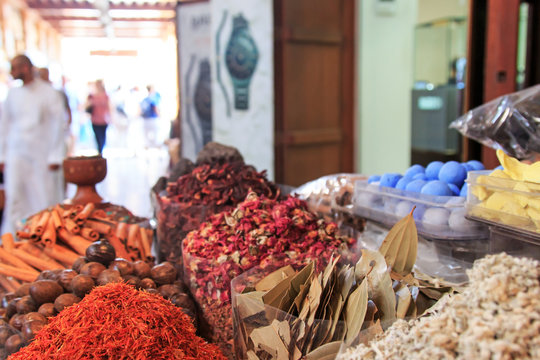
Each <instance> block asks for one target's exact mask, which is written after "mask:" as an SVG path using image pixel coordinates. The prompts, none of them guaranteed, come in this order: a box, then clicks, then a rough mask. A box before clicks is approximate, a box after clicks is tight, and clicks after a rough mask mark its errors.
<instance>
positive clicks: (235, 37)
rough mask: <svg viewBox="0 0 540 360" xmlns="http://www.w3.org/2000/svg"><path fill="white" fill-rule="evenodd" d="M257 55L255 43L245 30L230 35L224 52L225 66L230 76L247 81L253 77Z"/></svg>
mask: <svg viewBox="0 0 540 360" xmlns="http://www.w3.org/2000/svg"><path fill="white" fill-rule="evenodd" d="M258 58H259V53H258V50H257V46H256V45H255V41H253V38H252V37H251V36H250V35H249V33H247V32H246V30H237V31H234V32H233V33H232V36H231V39H230V40H229V44H228V45H227V50H226V52H225V64H226V65H227V69H228V70H229V72H230V73H231V76H233V77H235V78H237V79H248V78H250V77H251V75H253V72H254V71H255V66H256V65H257V60H258Z"/></svg>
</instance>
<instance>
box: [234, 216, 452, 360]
mask: <svg viewBox="0 0 540 360" xmlns="http://www.w3.org/2000/svg"><path fill="white" fill-rule="evenodd" d="M413 211H414V210H413ZM417 246H418V237H417V231H416V225H415V223H414V220H413V217H412V212H411V214H409V215H408V216H406V217H404V218H403V219H402V220H401V221H399V222H398V223H397V224H396V225H395V226H394V227H393V228H392V229H391V230H390V232H389V233H388V236H387V237H386V238H385V240H384V242H383V243H382V244H381V247H380V248H379V251H371V250H367V249H364V250H362V254H361V258H360V260H359V261H358V262H357V263H356V264H355V265H347V264H345V265H343V264H340V263H339V261H338V260H339V259H338V258H335V259H330V262H329V263H328V265H327V266H326V268H325V270H324V271H323V272H322V273H317V272H316V271H315V270H314V269H315V266H314V264H313V263H311V264H309V265H307V266H305V267H304V268H302V269H301V270H299V271H295V270H294V269H293V268H292V267H291V266H286V267H283V268H281V269H279V270H277V271H275V272H273V273H271V274H267V275H266V274H265V275H266V276H263V275H262V274H260V273H257V269H254V270H252V271H249V272H247V273H244V274H242V275H241V276H239V277H237V278H235V279H234V280H233V282H232V293H233V297H232V301H233V324H234V330H235V331H234V332H235V334H236V338H235V354H236V358H237V359H250V360H251V359H280V360H281V359H293V360H296V359H301V358H305V359H334V358H335V357H336V355H337V354H338V352H339V351H340V348H341V347H343V346H346V347H348V346H353V345H357V344H359V343H367V342H368V341H369V340H370V339H372V338H374V337H375V335H377V334H380V333H382V332H383V331H384V330H385V329H387V328H388V327H389V326H390V325H392V323H393V322H394V321H395V320H396V319H410V318H415V317H417V316H420V315H421V314H423V313H424V311H425V310H427V309H428V308H429V307H431V306H432V305H433V304H435V303H436V302H437V300H439V299H440V298H441V297H442V295H444V294H445V293H447V292H450V291H453V289H452V288H451V287H449V286H441V284H440V283H439V282H437V281H433V279H428V280H421V279H418V278H415V277H414V276H413V274H412V269H413V266H414V263H415V262H416V255H417ZM321 261H323V260H322V259H321Z"/></svg>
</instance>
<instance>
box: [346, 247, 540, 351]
mask: <svg viewBox="0 0 540 360" xmlns="http://www.w3.org/2000/svg"><path fill="white" fill-rule="evenodd" d="M467 274H468V275H469V278H470V283H469V284H468V286H466V287H465V289H464V290H463V292H462V293H459V294H454V295H450V296H447V297H444V298H442V299H441V300H440V301H439V302H438V303H437V304H436V305H435V306H434V307H433V308H432V309H430V311H429V313H430V316H426V317H422V318H419V319H417V320H414V321H410V322H406V321H403V320H401V321H397V322H396V323H394V325H393V326H392V327H391V328H390V329H388V331H387V332H386V333H385V334H383V335H382V336H381V337H380V338H378V339H377V340H375V341H372V342H371V343H369V344H368V345H367V346H366V345H360V346H358V347H357V348H350V349H348V350H347V352H346V353H345V354H343V355H341V356H340V357H339V359H342V360H345V359H350V360H353V359H385V360H386V359H406V358H413V357H414V358H415V359H421V360H422V359H426V360H432V359H540V283H539V279H540V263H539V262H538V261H534V260H531V259H527V258H515V257H512V256H509V255H507V254H505V253H501V254H498V255H488V256H487V257H485V258H483V259H480V260H477V261H476V262H475V264H474V266H473V268H472V269H471V270H468V272H467Z"/></svg>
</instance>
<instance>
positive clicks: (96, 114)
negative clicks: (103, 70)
mask: <svg viewBox="0 0 540 360" xmlns="http://www.w3.org/2000/svg"><path fill="white" fill-rule="evenodd" d="M85 109H86V112H88V113H89V114H90V119H91V121H92V129H93V130H94V135H95V136H96V143H97V150H98V152H99V153H100V154H101V153H102V152H103V147H104V146H105V142H106V140H107V126H108V125H109V123H110V121H111V104H110V101H109V95H107V91H106V90H105V85H104V84H103V80H96V83H95V90H94V91H93V92H92V93H90V95H88V99H87V103H86V107H85Z"/></svg>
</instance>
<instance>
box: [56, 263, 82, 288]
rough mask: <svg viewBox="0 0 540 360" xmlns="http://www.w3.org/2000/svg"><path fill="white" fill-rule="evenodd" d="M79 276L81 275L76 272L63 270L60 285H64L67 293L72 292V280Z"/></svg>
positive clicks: (59, 279)
mask: <svg viewBox="0 0 540 360" xmlns="http://www.w3.org/2000/svg"><path fill="white" fill-rule="evenodd" d="M77 275H79V274H78V273H77V272H76V271H75V270H71V269H65V270H62V272H61V273H60V276H59V277H58V283H59V284H60V285H62V287H63V288H64V290H65V291H66V292H72V291H73V290H72V289H71V280H73V278H74V277H75V276H77Z"/></svg>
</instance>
